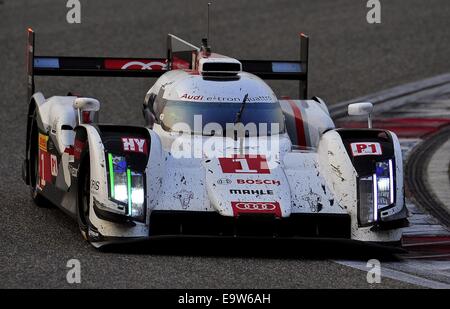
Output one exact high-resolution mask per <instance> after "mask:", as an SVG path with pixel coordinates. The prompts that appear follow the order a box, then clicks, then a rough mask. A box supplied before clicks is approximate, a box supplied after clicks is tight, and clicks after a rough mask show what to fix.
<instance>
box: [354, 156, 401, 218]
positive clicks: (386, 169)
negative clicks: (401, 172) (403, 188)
mask: <svg viewBox="0 0 450 309" xmlns="http://www.w3.org/2000/svg"><path fill="white" fill-rule="evenodd" d="M392 164H393V163H392V160H391V159H389V160H386V161H381V162H376V163H375V173H373V175H371V176H366V177H360V178H359V182H358V188H359V189H358V190H359V192H358V193H359V203H358V220H359V224H360V225H362V226H365V225H370V224H373V223H375V222H376V221H378V210H379V209H383V208H385V207H387V206H389V205H392V204H393V203H394V171H393V165H392Z"/></svg>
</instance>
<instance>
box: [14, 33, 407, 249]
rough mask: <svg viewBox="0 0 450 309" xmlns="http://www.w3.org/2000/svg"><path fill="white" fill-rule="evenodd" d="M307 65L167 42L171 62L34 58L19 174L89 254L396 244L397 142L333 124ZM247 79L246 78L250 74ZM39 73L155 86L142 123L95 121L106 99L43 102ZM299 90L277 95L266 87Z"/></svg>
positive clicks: (400, 193)
mask: <svg viewBox="0 0 450 309" xmlns="http://www.w3.org/2000/svg"><path fill="white" fill-rule="evenodd" d="M301 40H302V53H301V59H300V61H256V60H247V61H244V60H243V61H238V60H236V59H233V58H229V57H225V56H222V55H218V54H214V53H212V52H211V50H210V48H209V47H208V46H207V42H206V41H205V42H203V46H202V47H201V48H197V47H196V46H194V45H192V44H190V43H187V42H185V41H183V40H181V39H179V38H177V37H175V36H173V35H169V40H168V42H169V44H168V57H167V58H165V59H131V58H86V57H51V56H47V57H44V56H39V57H38V56H35V55H34V32H33V31H32V30H31V29H30V30H29V57H28V58H29V59H28V63H29V65H28V72H29V97H30V100H29V112H28V124H27V140H26V145H27V147H26V158H25V161H24V167H23V178H24V180H25V182H26V183H27V184H29V185H30V187H31V192H32V197H33V199H34V201H35V202H36V203H37V204H39V205H46V204H49V203H50V204H54V205H57V206H58V207H60V208H61V209H63V210H64V211H65V212H67V213H68V214H70V215H71V216H72V217H74V218H75V219H76V220H77V221H78V223H79V226H80V230H81V232H82V234H83V236H84V237H85V238H86V239H87V240H88V241H89V242H90V243H91V244H93V245H94V246H96V247H101V246H102V245H105V244H110V243H116V242H126V241H135V240H146V239H150V238H152V237H158V236H162V235H165V236H175V237H179V236H186V235H187V236H192V235H203V236H215V237H269V238H273V237H287V238H296V237H298V238H336V239H348V240H356V241H365V242H381V243H391V242H398V241H399V240H400V237H401V229H400V228H401V227H403V226H404V225H405V224H406V222H407V220H406V217H407V210H406V207H405V202H404V190H403V171H402V168H403V167H402V155H401V149H400V144H399V141H398V139H397V137H396V135H395V134H394V133H393V132H390V131H386V130H378V129H372V128H361V129H342V128H335V126H334V123H333V120H332V119H331V117H330V114H329V112H328V108H327V106H326V104H325V102H324V101H323V100H321V99H320V98H317V97H314V98H312V99H307V93H306V88H307V84H306V82H307V64H308V63H307V58H308V57H307V52H308V38H307V37H306V36H305V35H302V36H301ZM246 68H247V71H249V72H245V69H246ZM35 75H88V76H130V77H158V79H157V80H156V82H155V83H154V84H153V86H152V87H151V88H150V89H149V90H148V92H147V94H146V95H145V100H144V105H143V114H144V118H145V122H146V125H145V126H142V127H139V126H121V125H109V124H101V123H98V113H99V110H100V102H99V101H97V100H96V99H93V98H87V97H78V96H76V95H72V94H68V95H65V96H52V97H49V98H45V97H44V95H43V94H42V93H40V92H35V91H34V76H35ZM262 78H264V79H266V78H267V79H293V80H299V81H300V97H301V99H300V100H294V99H289V98H284V99H279V98H278V97H277V96H276V95H275V94H274V92H273V91H272V89H271V88H270V87H269V86H268V85H267V84H266V83H265V82H264V80H263V79H262Z"/></svg>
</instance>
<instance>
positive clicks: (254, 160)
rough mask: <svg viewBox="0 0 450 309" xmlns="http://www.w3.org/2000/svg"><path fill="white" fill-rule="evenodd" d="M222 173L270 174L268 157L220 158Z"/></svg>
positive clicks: (238, 156)
mask: <svg viewBox="0 0 450 309" xmlns="http://www.w3.org/2000/svg"><path fill="white" fill-rule="evenodd" d="M219 163H220V167H221V168H222V172H223V173H226V174H270V169H269V166H268V165H267V161H266V157H265V156H261V155H244V156H242V155H234V156H233V157H232V158H219Z"/></svg>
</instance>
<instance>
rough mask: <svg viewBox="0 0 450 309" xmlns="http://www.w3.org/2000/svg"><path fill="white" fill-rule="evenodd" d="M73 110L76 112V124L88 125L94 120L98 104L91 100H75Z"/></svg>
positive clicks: (98, 108)
mask: <svg viewBox="0 0 450 309" xmlns="http://www.w3.org/2000/svg"><path fill="white" fill-rule="evenodd" d="M73 108H75V109H76V110H77V111H78V122H79V123H80V124H81V123H90V122H92V121H93V120H95V119H94V118H95V113H96V112H98V111H99V110H100V102H99V101H98V100H96V99H93V98H76V99H75V101H73Z"/></svg>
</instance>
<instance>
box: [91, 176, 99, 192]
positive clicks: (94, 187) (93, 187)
mask: <svg viewBox="0 0 450 309" xmlns="http://www.w3.org/2000/svg"><path fill="white" fill-rule="evenodd" d="M99 189H100V181H98V180H94V179H92V180H91V190H95V191H98V190H99Z"/></svg>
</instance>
